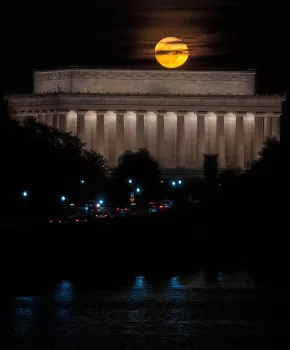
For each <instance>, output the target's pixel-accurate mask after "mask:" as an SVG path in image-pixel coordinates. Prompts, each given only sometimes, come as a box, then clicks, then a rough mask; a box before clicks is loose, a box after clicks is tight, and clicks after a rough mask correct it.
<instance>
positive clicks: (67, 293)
mask: <svg viewBox="0 0 290 350" xmlns="http://www.w3.org/2000/svg"><path fill="white" fill-rule="evenodd" d="M54 298H55V300H56V301H57V302H70V301H73V300H74V292H73V287H72V285H71V283H70V282H69V281H62V282H61V283H60V284H59V285H58V288H57V290H56V292H55V296H54Z"/></svg>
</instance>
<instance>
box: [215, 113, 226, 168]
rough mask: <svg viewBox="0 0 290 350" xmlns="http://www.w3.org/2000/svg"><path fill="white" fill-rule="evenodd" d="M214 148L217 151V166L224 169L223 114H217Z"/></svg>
mask: <svg viewBox="0 0 290 350" xmlns="http://www.w3.org/2000/svg"><path fill="white" fill-rule="evenodd" d="M216 143H217V144H216V149H217V153H218V167H219V168H220V169H224V168H225V167H226V160H225V123H224V115H223V114H218V115H217V136H216Z"/></svg>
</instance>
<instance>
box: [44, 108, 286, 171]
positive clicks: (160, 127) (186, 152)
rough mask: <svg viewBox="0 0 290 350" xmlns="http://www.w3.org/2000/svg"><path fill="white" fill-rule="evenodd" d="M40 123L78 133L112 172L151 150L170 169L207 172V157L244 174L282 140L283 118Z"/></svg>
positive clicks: (112, 115) (102, 116)
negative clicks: (129, 155) (271, 140)
mask: <svg viewBox="0 0 290 350" xmlns="http://www.w3.org/2000/svg"><path fill="white" fill-rule="evenodd" d="M38 120H39V121H41V122H45V123H46V124H48V125H53V126H55V127H57V128H59V129H62V130H69V131H71V132H73V133H74V134H76V135H77V136H78V137H80V138H81V139H82V140H83V141H84V142H86V144H87V147H88V148H90V149H94V150H95V151H97V152H99V153H101V154H103V155H104V156H105V158H106V159H107V161H108V164H109V165H111V166H114V165H115V164H116V162H117V159H118V157H119V155H120V154H122V153H123V152H124V151H126V150H132V151H134V150H137V149H138V148H148V150H149V151H150V153H151V154H153V155H154V156H155V157H156V158H157V160H158V161H159V162H160V164H161V166H162V167H166V168H175V167H187V168H197V167H202V166H203V159H204V158H203V154H204V153H206V154H215V153H218V154H219V157H218V162H219V167H220V168H225V167H227V166H237V167H241V168H244V167H247V166H248V165H249V164H250V162H251V161H252V160H253V159H254V158H256V157H257V154H258V152H259V151H260V150H261V148H262V146H263V142H264V141H265V140H266V139H267V137H271V136H277V137H278V138H279V135H280V118H279V116H270V115H254V114H252V113H245V114H244V115H235V114H233V113H222V114H221V113H219V114H215V113H192V112H178V113H173V112H167V111H158V112H146V111H137V112H127V111H117V112H110V111H98V112H93V111H87V112H86V111H81V112H79V111H78V112H77V113H76V112H74V111H71V112H68V113H58V114H51V115H50V114H39V115H38Z"/></svg>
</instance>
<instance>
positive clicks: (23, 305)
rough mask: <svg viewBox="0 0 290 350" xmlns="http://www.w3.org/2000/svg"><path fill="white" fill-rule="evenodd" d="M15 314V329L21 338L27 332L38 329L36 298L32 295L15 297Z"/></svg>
mask: <svg viewBox="0 0 290 350" xmlns="http://www.w3.org/2000/svg"><path fill="white" fill-rule="evenodd" d="M13 304H14V305H15V316H14V318H13V330H14V332H16V334H18V335H19V336H20V337H21V338H22V337H23V336H24V335H25V334H26V333H34V332H35V331H36V322H35V320H36V308H37V305H36V298H35V297H32V296H27V297H26V296H25V297H21V296H20V297H16V298H14V299H13Z"/></svg>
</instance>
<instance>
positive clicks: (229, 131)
mask: <svg viewBox="0 0 290 350" xmlns="http://www.w3.org/2000/svg"><path fill="white" fill-rule="evenodd" d="M224 122H225V125H224V126H225V155H226V167H227V166H235V158H236V157H235V155H236V147H235V139H236V116H235V114H233V113H227V114H226V115H225V119H224Z"/></svg>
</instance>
